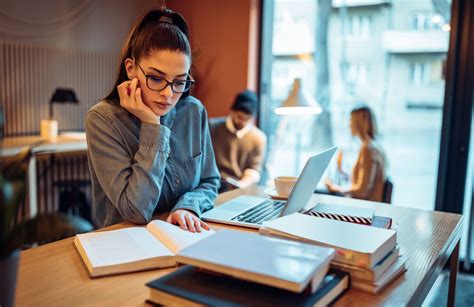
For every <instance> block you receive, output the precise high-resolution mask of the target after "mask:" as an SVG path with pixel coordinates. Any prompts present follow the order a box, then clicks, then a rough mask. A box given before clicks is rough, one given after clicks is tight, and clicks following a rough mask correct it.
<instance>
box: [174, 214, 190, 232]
mask: <svg viewBox="0 0 474 307" xmlns="http://www.w3.org/2000/svg"><path fill="white" fill-rule="evenodd" d="M173 214H174V216H175V217H176V220H177V221H178V224H179V227H181V229H183V230H187V229H188V227H187V225H186V219H185V218H184V214H182V213H179V212H177V213H173Z"/></svg>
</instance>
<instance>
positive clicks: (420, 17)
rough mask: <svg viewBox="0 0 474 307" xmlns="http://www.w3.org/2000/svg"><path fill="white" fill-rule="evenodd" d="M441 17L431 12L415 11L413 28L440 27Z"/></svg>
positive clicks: (441, 24)
mask: <svg viewBox="0 0 474 307" xmlns="http://www.w3.org/2000/svg"><path fill="white" fill-rule="evenodd" d="M444 24H445V22H444V20H443V18H442V17H441V16H440V15H438V14H435V13H432V12H417V13H415V14H414V15H413V29H414V30H418V31H426V30H437V29H441V28H442V26H443V25H444Z"/></svg>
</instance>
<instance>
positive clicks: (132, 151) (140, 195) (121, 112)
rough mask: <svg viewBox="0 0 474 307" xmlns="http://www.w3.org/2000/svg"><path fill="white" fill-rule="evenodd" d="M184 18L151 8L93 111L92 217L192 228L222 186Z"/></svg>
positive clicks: (89, 127) (102, 221)
mask: <svg viewBox="0 0 474 307" xmlns="http://www.w3.org/2000/svg"><path fill="white" fill-rule="evenodd" d="M189 41H190V40H189V31H188V26H187V24H186V21H185V20H184V19H183V17H182V16H181V15H180V14H178V13H175V12H173V11H170V10H153V11H150V12H149V13H148V14H146V15H145V16H144V17H143V19H142V20H141V21H140V22H139V23H138V24H137V25H136V26H135V28H134V29H133V30H132V31H131V33H130V35H129V38H128V40H127V42H126V44H125V46H124V48H123V51H122V52H123V55H122V61H121V63H120V67H119V74H118V78H117V81H116V83H115V87H114V89H113V90H112V92H111V93H110V94H109V95H108V96H107V97H106V98H105V99H104V100H103V101H101V102H99V103H98V104H96V105H95V106H94V107H92V108H91V110H90V111H89V112H88V114H87V117H86V134H87V144H88V158H89V169H90V173H91V178H92V194H93V206H92V207H93V217H94V221H95V223H96V224H97V226H100V227H104V226H107V225H111V224H114V223H118V222H121V221H124V220H127V221H131V222H134V223H139V224H143V223H146V222H148V221H150V220H151V218H152V216H153V215H154V214H156V213H160V212H164V211H171V214H170V215H169V217H168V219H167V220H168V222H170V223H173V224H178V225H179V226H180V227H181V228H183V229H187V230H189V231H191V232H195V231H197V232H200V231H201V228H204V229H209V226H208V225H207V224H206V223H204V222H203V221H201V220H200V218H199V216H200V214H201V213H202V212H203V211H205V210H208V209H210V208H211V207H212V206H213V202H214V199H215V198H216V196H217V189H218V185H219V172H218V170H217V167H216V164H215V158H214V152H213V149H212V144H211V139H210V134H209V129H208V122H207V113H206V110H205V109H204V107H203V105H202V104H201V103H200V102H199V101H198V100H197V99H195V98H193V97H192V96H189V94H188V93H189V92H188V91H189V89H190V87H191V85H192V84H193V83H194V81H193V80H192V78H191V76H190V67H191V47H190V42H189Z"/></svg>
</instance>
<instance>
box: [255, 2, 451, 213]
mask: <svg viewBox="0 0 474 307" xmlns="http://www.w3.org/2000/svg"><path fill="white" fill-rule="evenodd" d="M318 3H320V4H321V5H324V4H325V1H313V0H298V1H288V0H275V1H265V2H264V10H265V6H266V5H269V6H270V7H272V11H271V14H269V15H265V14H266V13H265V12H264V15H265V16H275V18H273V17H268V18H270V19H269V21H268V22H267V23H265V22H264V25H265V24H267V25H268V27H267V28H264V29H263V33H262V37H263V42H265V39H266V37H268V36H270V37H271V39H269V40H268V42H269V43H268V45H270V46H266V45H265V44H264V43H263V45H262V72H261V78H262V80H261V84H262V87H261V88H262V89H263V90H262V97H261V98H262V100H261V101H262V106H261V108H262V109H261V111H262V112H261V113H260V114H261V122H260V123H261V127H262V128H263V129H264V132H265V133H267V136H268V140H269V143H268V145H269V146H268V148H269V155H268V156H267V161H268V162H267V164H266V169H267V170H268V177H267V178H268V182H267V183H268V184H271V183H272V180H273V177H274V176H275V175H289V176H293V175H298V174H299V172H300V171H301V168H302V167H303V165H304V163H305V161H306V159H307V158H308V157H310V156H312V155H314V154H315V153H317V152H319V151H321V150H324V149H327V148H328V147H329V146H331V145H336V146H338V147H339V148H342V150H343V151H344V161H343V165H344V166H345V167H346V168H345V169H344V171H345V172H346V173H349V174H350V173H351V167H352V166H353V164H354V161H355V160H356V159H357V154H358V152H359V151H358V149H359V146H360V143H359V142H358V141H357V140H354V138H352V136H351V133H350V129H349V118H350V111H351V110H352V107H353V106H354V105H356V104H358V103H364V104H367V105H368V106H369V107H371V108H372V110H373V111H374V113H375V116H376V120H377V124H378V128H379V129H378V130H379V133H380V138H379V142H380V143H381V145H382V147H383V148H384V150H385V154H386V156H387V159H388V165H389V168H388V170H387V172H388V175H389V177H390V178H391V181H392V182H393V183H394V190H393V195H392V200H393V202H394V203H395V204H403V205H405V206H412V207H415V208H419V209H433V208H434V204H435V197H436V178H437V172H438V155H439V146H440V139H441V124H442V117H443V113H442V112H443V111H442V110H443V109H442V108H441V107H442V106H443V101H444V88H445V82H444V79H443V78H442V76H441V74H442V63H443V60H444V59H445V58H446V54H447V50H448V45H447V44H446V46H445V47H443V48H445V49H437V50H436V51H433V50H430V49H429V48H426V49H419V50H417V51H416V52H414V51H413V48H412V46H411V45H409V44H407V45H403V44H399V46H398V48H397V49H396V50H394V51H392V50H389V49H385V47H384V36H385V34H386V33H388V34H390V33H391V32H394V31H395V32H397V33H400V35H404V33H406V40H410V39H412V38H413V36H412V35H413V34H415V35H416V34H418V35H419V36H418V37H425V34H424V33H413V32H414V31H407V27H406V20H407V19H408V20H413V28H417V29H429V28H430V27H433V24H435V23H434V22H433V18H432V17H433V14H432V11H431V10H432V4H431V2H430V1H423V2H422V1H392V2H391V3H392V4H391V5H389V6H386V5H383V4H380V5H370V6H364V7H357V8H356V7H350V6H349V5H348V6H347V11H346V12H345V13H344V12H343V11H341V9H340V8H337V7H336V8H334V7H329V8H327V7H326V8H325V9H326V10H324V9H321V8H318V7H317V5H318ZM347 3H349V2H347ZM270 4H271V5H270ZM329 4H330V2H329ZM423 5H424V6H425V10H419V9H420V8H423ZM417 10H419V12H420V14H417V15H415V16H413V15H410V14H411V13H410V12H418V11H417ZM327 11H329V12H330V13H329V14H330V15H329V21H328V23H327V24H326V25H323V27H324V28H323V30H324V31H325V32H326V34H327V37H326V38H327V40H324V39H323V40H319V39H318V40H316V39H315V38H316V27H317V26H318V25H319V23H318V20H319V19H318V15H317V14H318V12H327ZM356 12H357V14H355V13H356ZM425 12H428V13H425ZM281 16H284V18H282V17H281ZM343 19H345V20H343ZM435 21H436V20H435ZM341 25H345V30H343V28H342V27H341ZM320 26H321V25H320ZM289 29H290V30H289ZM291 29H294V30H291ZM324 31H323V32H324ZM301 33H304V35H300V34H301ZM438 34H439V35H436V36H433V39H439V42H435V43H436V44H437V45H441V46H443V42H448V41H449V32H444V31H440V33H438ZM344 35H346V37H343V36H344ZM304 37H307V38H310V39H304ZM344 38H347V39H344ZM349 38H351V39H349ZM352 38H354V39H352ZM355 38H357V39H355ZM361 39H364V40H365V41H364V43H363V44H360V43H359V41H360V40H361ZM404 39H405V38H404ZM430 39H431V38H430ZM325 41H327V44H326V45H325V46H319V45H317V44H318V42H325ZM272 47H273V48H272ZM403 48H406V49H403ZM325 50H327V52H326V53H324V52H325ZM301 54H308V55H309V56H308V57H301V56H299V55H301ZM324 69H327V71H324ZM295 78H301V79H302V88H303V90H304V91H305V92H306V93H307V94H309V95H311V96H312V97H313V98H316V99H317V102H318V103H319V104H320V105H321V106H322V108H323V110H324V111H323V113H322V114H320V115H316V116H308V117H296V118H284V117H279V116H277V115H276V114H275V113H274V109H275V107H277V106H280V105H281V103H282V102H283V101H284V99H285V98H286V97H287V96H288V92H289V90H290V88H291V86H292V84H293V81H294V79H295ZM407 102H409V103H408V105H409V106H411V105H414V106H422V107H417V108H411V107H407ZM282 161H289V163H287V162H285V163H282ZM298 167H299V169H298ZM334 173H335V167H334V165H332V166H330V167H329V170H328V176H329V177H331V174H334ZM321 183H322V184H320V186H319V187H320V188H323V187H324V179H323V180H321Z"/></svg>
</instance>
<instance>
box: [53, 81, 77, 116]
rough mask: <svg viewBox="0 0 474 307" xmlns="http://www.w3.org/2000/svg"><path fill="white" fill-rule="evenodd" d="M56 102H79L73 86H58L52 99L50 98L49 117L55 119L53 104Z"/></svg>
mask: <svg viewBox="0 0 474 307" xmlns="http://www.w3.org/2000/svg"><path fill="white" fill-rule="evenodd" d="M54 103H79V100H77V97H76V93H75V92H74V90H73V89H71V88H62V87H58V88H56V90H54V93H53V95H52V96H51V99H50V100H49V119H50V120H52V119H53V104H54Z"/></svg>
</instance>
